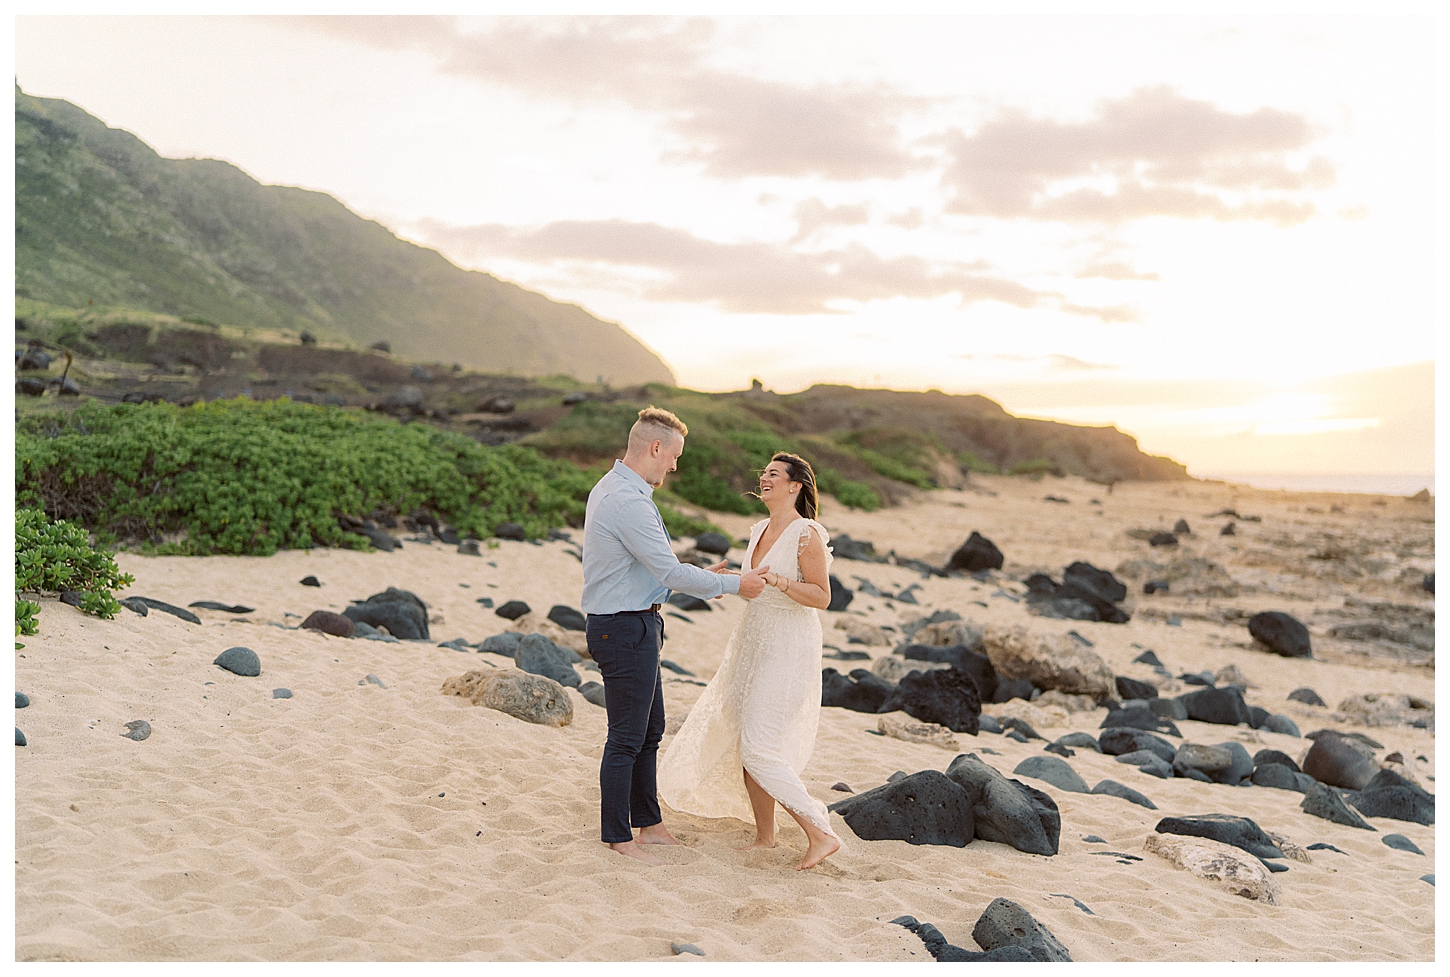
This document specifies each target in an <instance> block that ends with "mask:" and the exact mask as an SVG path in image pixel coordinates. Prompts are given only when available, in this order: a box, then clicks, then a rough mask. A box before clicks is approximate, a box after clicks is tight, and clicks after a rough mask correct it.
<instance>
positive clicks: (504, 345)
mask: <svg viewBox="0 0 1450 977" xmlns="http://www.w3.org/2000/svg"><path fill="white" fill-rule="evenodd" d="M15 138H16V148H15V157H16V158H15V164H16V166H15V169H16V219H15V242H16V273H15V293H16V296H17V298H24V299H34V300H37V301H40V302H46V303H50V304H53V305H57V306H63V307H70V308H80V307H86V306H88V305H89V304H91V303H92V302H94V303H95V305H96V306H117V307H129V308H134V309H142V310H148V311H151V312H156V313H163V314H169V315H176V316H182V317H194V318H198V319H202V320H207V321H210V322H216V323H227V324H231V325H238V326H247V327H255V328H264V329H265V328H270V329H284V330H289V331H290V330H302V329H307V330H310V331H312V332H314V333H316V334H318V335H320V336H325V337H332V338H336V339H348V340H351V341H353V342H357V343H361V344H367V343H371V342H373V341H375V340H379V339H386V340H388V341H389V342H390V343H392V345H393V348H394V350H396V351H397V352H399V353H402V354H405V355H409V356H412V357H415V358H418V359H424V358H427V359H430V360H446V361H452V360H456V361H458V362H462V363H467V364H469V365H472V366H475V367H477V368H479V369H486V370H492V371H500V372H517V373H531V374H543V373H559V372H563V373H570V374H573V375H576V376H579V377H581V378H582V379H586V380H593V379H594V378H595V377H596V376H597V375H603V376H604V377H605V379H606V380H610V381H612V382H614V383H639V382H645V381H670V380H672V379H673V378H672V377H671V375H670V373H669V370H668V368H667V367H666V366H665V365H664V364H663V363H662V362H661V361H660V360H659V359H658V357H656V356H655V355H654V354H653V353H651V352H650V351H649V350H647V349H645V348H644V346H642V345H641V344H640V343H639V342H638V341H637V340H635V339H634V338H633V337H631V336H630V335H629V334H627V333H626V332H624V330H623V329H621V328H620V327H619V326H617V325H614V324H612V323H606V322H603V321H601V320H599V319H596V318H594V317H593V316H591V315H589V314H588V313H586V312H585V311H584V310H582V309H580V308H579V307H577V306H572V305H565V304H561V303H557V302H552V301H550V300H549V299H547V298H544V297H543V296H541V295H537V294H535V293H533V292H528V291H526V290H524V289H522V288H519V287H518V286H516V285H511V284H509V283H506V282H501V281H499V280H498V279H496V278H493V277H492V276H490V275H486V274H483V273H481V272H470V271H464V270H462V269H460V268H458V267H456V266H454V265H453V264H451V263H449V262H448V261H447V260H446V259H445V258H444V257H443V256H442V255H440V254H438V253H437V252H436V251H431V250H428V249H426V248H420V247H418V246H416V245H413V244H408V243H406V242H404V241H400V240H399V239H398V238H396V237H395V236H393V234H392V233H391V232H389V231H388V230H387V228H385V227H383V226H382V225H380V224H377V223H376V222H373V221H368V220H364V219H362V218H360V217H358V216H357V215H356V214H353V213H352V212H351V211H349V210H348V209H347V208H346V207H344V206H343V205H342V204H341V203H339V202H338V201H337V200H335V199H334V198H332V197H330V196H328V195H326V194H323V193H316V192H313V191H308V190H301V189H298V188H295V187H272V186H263V185H261V184H259V183H257V182H256V181H255V180H253V179H252V178H251V177H249V176H247V175H246V174H245V173H243V172H242V171H241V170H239V169H237V168H236V167H235V166H232V165H231V164H229V163H224V162H221V161H218V160H206V159H186V160H171V159H164V158H162V157H160V156H158V155H157V154H156V153H155V152H154V151H153V150H152V149H151V148H150V147H148V146H147V145H146V144H145V143H143V142H142V141H141V140H140V139H137V138H136V137H135V136H133V135H131V134H130V133H127V132H123V131H121V130H118V129H110V128H107V127H106V126H105V125H104V124H103V123H102V122H100V121H99V120H98V119H95V118H93V117H92V116H90V115H88V114H87V113H85V112H84V111H82V110H81V109H79V108H77V107H76V106H74V105H71V104H70V103H68V102H65V101H61V100H59V99H38V98H33V97H31V96H29V95H25V94H24V93H22V92H21V91H20V90H19V89H18V88H17V89H16V93H15Z"/></svg>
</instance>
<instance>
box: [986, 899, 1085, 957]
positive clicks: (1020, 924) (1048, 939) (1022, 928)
mask: <svg viewBox="0 0 1450 977" xmlns="http://www.w3.org/2000/svg"><path fill="white" fill-rule="evenodd" d="M972 939H974V940H976V941H977V945H978V946H980V947H981V948H982V949H983V950H987V951H992V950H1001V949H1004V948H1006V947H1018V948H1019V949H1022V950H1025V951H1027V955H1028V956H1029V957H1031V958H1032V959H1033V960H1035V961H1038V962H1040V963H1072V955H1071V954H1069V953H1068V952H1067V947H1065V946H1063V945H1062V943H1061V942H1059V941H1058V939H1057V937H1055V936H1053V935H1052V931H1051V930H1049V929H1048V928H1047V927H1046V926H1043V925H1042V924H1041V923H1039V922H1038V921H1037V920H1035V919H1033V918H1032V914H1031V913H1029V912H1028V911H1027V910H1025V909H1023V908H1022V907H1021V906H1019V905H1017V903H1015V902H1013V901H1012V900H1011V899H1003V898H1001V897H998V898H996V899H993V900H992V902H991V904H990V905H988V906H987V909H986V911H985V912H983V913H982V915H981V917H980V918H979V919H978V920H977V925H975V926H973V927H972Z"/></svg>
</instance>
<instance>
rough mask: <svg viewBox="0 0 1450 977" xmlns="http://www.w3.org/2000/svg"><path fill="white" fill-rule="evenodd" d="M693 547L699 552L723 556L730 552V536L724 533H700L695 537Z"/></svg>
mask: <svg viewBox="0 0 1450 977" xmlns="http://www.w3.org/2000/svg"><path fill="white" fill-rule="evenodd" d="M695 549H697V550H699V551H700V552H701V553H711V554H713V555H715V556H724V555H725V554H727V553H729V552H730V537H729V536H726V535H725V534H724V533H701V534H700V535H698V536H696V537H695Z"/></svg>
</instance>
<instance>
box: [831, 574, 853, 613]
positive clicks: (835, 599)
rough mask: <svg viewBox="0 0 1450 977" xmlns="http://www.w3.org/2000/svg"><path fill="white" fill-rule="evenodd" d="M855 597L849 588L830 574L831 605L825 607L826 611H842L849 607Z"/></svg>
mask: <svg viewBox="0 0 1450 977" xmlns="http://www.w3.org/2000/svg"><path fill="white" fill-rule="evenodd" d="M855 596H856V595H855V594H853V593H851V588H849V587H847V586H846V585H845V584H843V583H841V581H839V580H837V579H836V575H835V574H834V573H833V574H831V603H830V604H828V605H827V606H826V610H828V611H844V610H845V609H846V608H848V607H850V606H851V601H852V600H853V599H854V598H855Z"/></svg>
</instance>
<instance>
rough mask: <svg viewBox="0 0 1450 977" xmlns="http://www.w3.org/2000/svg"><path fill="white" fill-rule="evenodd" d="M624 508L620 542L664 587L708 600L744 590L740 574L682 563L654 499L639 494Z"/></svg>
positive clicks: (620, 525) (620, 526) (625, 504)
mask: <svg viewBox="0 0 1450 977" xmlns="http://www.w3.org/2000/svg"><path fill="white" fill-rule="evenodd" d="M622 509H623V510H624V511H623V512H622V513H621V514H622V515H624V518H623V519H620V520H619V522H618V524H617V525H618V528H619V539H620V542H621V543H623V544H624V548H625V549H627V550H629V553H630V555H631V556H633V557H634V558H635V559H636V560H638V561H639V562H640V563H641V564H643V565H644V567H645V569H646V570H648V571H649V573H650V576H652V577H654V578H655V579H656V580H658V581H659V582H660V585H661V586H663V587H666V588H668V589H669V590H678V591H680V592H681V593H685V594H689V595H690V596H692V597H700V598H703V599H707V600H708V599H709V598H711V597H719V596H720V595H722V594H738V593H739V592H740V578H739V577H737V576H735V575H733V574H721V573H711V572H710V571H709V570H702V569H701V568H700V567H697V566H692V565H691V564H689V563H681V562H680V558H679V557H677V556H675V552H674V550H672V549H670V540H669V536H668V535H666V533H665V528H664V526H663V525H662V524H661V522H660V517H659V510H658V509H656V508H655V505H654V503H653V502H652V501H651V500H649V499H647V498H645V497H644V496H636V497H634V498H632V499H628V500H626V501H624V502H623V504H622Z"/></svg>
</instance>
